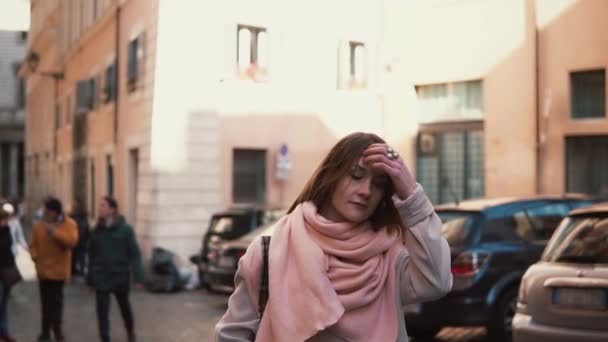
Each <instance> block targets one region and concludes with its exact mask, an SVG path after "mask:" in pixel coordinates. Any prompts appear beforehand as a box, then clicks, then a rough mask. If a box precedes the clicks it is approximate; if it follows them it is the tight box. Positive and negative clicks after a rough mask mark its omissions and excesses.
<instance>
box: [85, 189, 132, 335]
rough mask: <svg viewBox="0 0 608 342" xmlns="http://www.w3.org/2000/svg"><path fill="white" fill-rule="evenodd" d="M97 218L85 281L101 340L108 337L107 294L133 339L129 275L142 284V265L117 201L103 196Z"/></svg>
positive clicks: (90, 242)
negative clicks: (89, 292)
mask: <svg viewBox="0 0 608 342" xmlns="http://www.w3.org/2000/svg"><path fill="white" fill-rule="evenodd" d="M98 214H99V222H98V223H97V225H96V226H95V229H94V230H93V232H92V234H91V238H90V241H89V272H88V274H87V284H88V285H89V286H90V287H91V289H92V290H94V291H95V299H96V305H97V322H98V325H99V336H100V338H101V341H102V342H107V341H110V317H109V314H110V295H112V294H113V295H114V297H116V300H117V301H118V307H119V308H120V313H121V315H122V318H123V321H124V323H125V328H126V330H127V339H128V341H129V342H135V327H134V319H133V310H132V309H131V303H130V301H129V292H130V291H129V289H130V287H131V276H133V277H134V278H135V285H136V287H138V288H141V287H142V285H141V284H142V283H143V268H142V265H141V256H140V252H139V246H138V245H137V240H136V239H135V233H134V232H133V228H131V226H130V225H129V224H127V222H126V221H125V219H124V217H122V216H120V215H119V213H118V203H117V202H116V200H115V199H114V198H112V197H110V196H105V197H103V198H102V200H101V202H100V203H99V210H98Z"/></svg>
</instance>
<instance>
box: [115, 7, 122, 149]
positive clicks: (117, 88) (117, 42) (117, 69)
mask: <svg viewBox="0 0 608 342" xmlns="http://www.w3.org/2000/svg"><path fill="white" fill-rule="evenodd" d="M116 6H117V7H116V38H115V48H114V49H115V51H116V62H115V68H114V81H115V94H114V146H115V147H116V146H117V144H118V114H119V108H120V77H119V75H120V16H121V11H122V9H121V5H120V3H117V5H116Z"/></svg>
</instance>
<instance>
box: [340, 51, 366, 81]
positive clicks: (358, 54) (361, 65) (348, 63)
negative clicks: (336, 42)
mask: <svg viewBox="0 0 608 342" xmlns="http://www.w3.org/2000/svg"><path fill="white" fill-rule="evenodd" d="M367 55H368V54H367V47H366V46H365V43H362V42H355V41H348V42H343V43H341V44H340V46H339V48H338V88H339V89H362V88H366V87H367V81H368V80H367V79H368V76H367V75H368V68H367Z"/></svg>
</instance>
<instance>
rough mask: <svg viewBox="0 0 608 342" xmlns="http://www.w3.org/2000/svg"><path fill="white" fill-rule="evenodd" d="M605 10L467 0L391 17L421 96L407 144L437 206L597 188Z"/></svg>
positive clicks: (600, 182)
mask: <svg viewBox="0 0 608 342" xmlns="http://www.w3.org/2000/svg"><path fill="white" fill-rule="evenodd" d="M607 10H608V2H606V1H602V0H583V1H576V0H556V1H553V0H547V1H545V0H517V1H500V0H489V1H485V0H462V1H424V2H423V1H418V2H416V1H410V2H405V3H404V5H403V6H402V7H401V9H400V10H396V11H393V12H391V14H390V17H389V18H390V20H389V21H388V25H389V28H387V32H389V34H390V35H391V38H390V39H389V40H390V41H391V43H393V44H392V46H394V47H395V48H396V49H397V50H396V51H394V54H395V55H397V56H399V63H400V64H402V65H403V68H402V70H401V72H402V74H400V75H399V76H397V77H402V78H403V79H407V81H408V82H409V83H410V84H413V85H414V86H415V88H416V92H417V100H416V102H417V105H418V110H417V111H416V112H417V118H416V119H414V120H412V121H413V122H410V123H409V124H410V125H414V126H416V129H415V131H416V132H417V134H416V135H415V136H412V137H411V139H409V141H411V145H410V147H409V150H410V151H414V153H415V154H416V156H417V157H416V162H415V163H416V164H417V171H418V179H419V180H420V181H421V182H422V183H423V185H425V189H426V190H427V191H428V192H429V193H430V195H431V198H432V199H433V200H434V201H435V202H446V201H452V200H454V199H456V198H459V199H462V198H469V197H478V196H490V197H494V196H506V195H527V194H534V193H563V192H568V191H569V192H588V193H595V194H598V193H600V192H601V189H602V187H605V186H606V184H608V169H607V168H606V163H607V162H608V150H607V148H608V145H607V143H608V141H607V140H606V137H607V136H608V126H607V124H608V120H607V118H606V105H605V98H606V86H605V69H606V65H607V63H608V58H607V57H606V56H608V54H607V51H606V49H607V48H608V45H607V44H606V39H607V38H606V37H607V36H606V34H605V32H606V29H607V26H606V25H608V21H607V20H606V13H608V11H607ZM398 42H403V43H402V44H399V43H398ZM604 190H605V189H604Z"/></svg>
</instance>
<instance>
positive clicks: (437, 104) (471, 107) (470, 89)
mask: <svg viewBox="0 0 608 342" xmlns="http://www.w3.org/2000/svg"><path fill="white" fill-rule="evenodd" d="M416 94H417V97H418V108H419V117H418V122H420V123H436V122H449V121H452V122H453V121H471V120H483V85H482V81H480V80H475V81H465V82H454V83H441V84H431V85H422V86H417V87H416Z"/></svg>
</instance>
